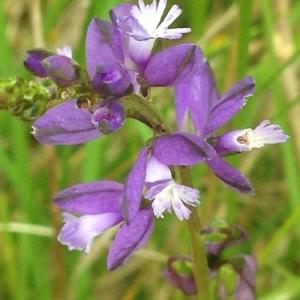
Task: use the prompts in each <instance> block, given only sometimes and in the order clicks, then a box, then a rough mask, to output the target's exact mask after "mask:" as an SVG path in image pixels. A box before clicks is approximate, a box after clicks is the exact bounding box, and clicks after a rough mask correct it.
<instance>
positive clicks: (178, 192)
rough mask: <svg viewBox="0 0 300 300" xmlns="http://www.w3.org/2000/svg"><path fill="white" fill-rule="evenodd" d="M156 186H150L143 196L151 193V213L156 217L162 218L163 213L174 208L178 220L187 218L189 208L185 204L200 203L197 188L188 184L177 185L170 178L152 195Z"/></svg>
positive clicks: (195, 204)
mask: <svg viewBox="0 0 300 300" xmlns="http://www.w3.org/2000/svg"><path fill="white" fill-rule="evenodd" d="M156 188H157V187H156V186H154V187H151V188H150V190H149V191H148V193H146V194H145V197H147V194H148V195H151V194H152V199H153V203H152V208H153V213H154V215H155V216H156V217H157V218H163V217H164V216H163V213H164V211H165V210H167V211H168V212H169V213H171V212H172V209H173V210H174V212H175V214H176V216H177V217H178V219H179V220H181V221H182V220H184V219H189V217H190V215H191V211H190V209H188V208H187V207H186V205H185V204H187V205H190V206H194V207H195V206H197V205H199V204H200V202H199V200H198V199H199V198H200V193H199V191H198V190H196V189H193V188H191V187H188V186H184V185H179V184H177V183H175V181H174V180H170V181H169V182H167V183H165V187H164V188H163V189H159V192H158V193H157V194H156V195H155V196H154V197H153V191H154V190H155V189H156Z"/></svg>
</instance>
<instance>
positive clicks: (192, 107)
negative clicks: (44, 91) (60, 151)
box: [25, 0, 288, 270]
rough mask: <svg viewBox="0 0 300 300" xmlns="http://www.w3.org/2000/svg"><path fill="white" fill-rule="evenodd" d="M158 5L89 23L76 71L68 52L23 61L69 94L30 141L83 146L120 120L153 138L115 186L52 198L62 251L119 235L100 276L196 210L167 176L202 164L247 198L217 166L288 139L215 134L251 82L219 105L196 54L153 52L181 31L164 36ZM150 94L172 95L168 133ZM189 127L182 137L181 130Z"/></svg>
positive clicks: (175, 11)
mask: <svg viewBox="0 0 300 300" xmlns="http://www.w3.org/2000/svg"><path fill="white" fill-rule="evenodd" d="M166 4H167V0H160V1H159V3H158V4H157V2H156V1H155V0H154V1H153V3H152V4H148V5H145V4H144V2H143V1H142V0H139V2H138V5H133V4H121V5H119V6H117V7H115V8H114V9H113V10H112V11H111V13H110V17H111V22H108V21H104V20H101V19H98V18H95V19H93V20H92V22H91V23H90V25H89V27H88V31H87V37H86V65H87V70H86V71H85V70H84V69H83V68H81V67H80V66H79V64H78V63H77V62H76V61H75V60H74V59H73V57H72V51H71V48H70V47H69V46H65V47H64V48H62V49H57V53H54V52H52V51H50V50H48V49H44V48H37V49H33V50H31V51H28V55H27V57H26V59H25V67H26V68H27V69H28V70H29V71H31V72H32V73H33V74H34V75H36V76H38V77H41V78H45V77H46V78H51V79H52V80H53V81H54V82H56V84H57V85H58V86H60V87H61V88H62V89H65V91H68V92H69V94H70V96H69V97H67V99H65V101H64V102H63V103H61V104H59V105H57V106H55V107H53V108H51V109H49V110H48V111H47V112H46V113H45V114H44V115H42V116H41V117H40V118H39V119H38V120H37V121H36V122H35V123H34V125H33V135H34V137H35V138H36V139H37V140H38V141H40V142H42V143H44V144H51V145H73V144H81V143H85V142H88V141H91V140H93V139H96V138H99V137H102V136H104V135H107V134H111V133H113V132H115V131H116V130H119V129H121V128H122V126H123V124H124V122H125V120H126V118H127V117H133V118H135V119H137V120H139V121H141V122H143V123H145V124H146V125H148V126H149V127H150V128H152V129H153V133H154V136H153V138H152V139H151V140H150V141H148V142H147V147H144V148H142V150H141V152H140V154H139V156H138V159H137V161H136V163H135V165H134V166H133V168H132V170H131V171H130V173H129V174H128V177H127V179H126V181H125V183H124V184H121V183H118V182H113V181H96V182H92V183H85V184H78V185H75V186H72V187H70V188H67V189H65V190H63V191H62V192H60V193H59V194H58V195H57V196H56V198H55V199H54V202H55V204H56V205H57V206H59V207H60V208H62V209H63V210H64V211H65V212H63V216H64V222H65V224H64V226H63V228H62V231H61V233H60V235H59V240H60V242H61V243H63V244H65V245H67V246H68V247H69V249H70V250H72V249H78V250H85V253H88V252H89V251H90V249H91V247H92V242H93V239H94V237H96V236H97V235H99V234H101V233H102V232H104V231H105V230H107V229H109V228H111V227H113V226H115V225H119V226H120V230H119V231H118V233H117V235H116V237H115V240H114V242H113V244H112V246H111V248H110V250H109V254H108V268H109V269H110V270H113V269H116V268H118V267H119V266H121V265H123V264H124V263H126V262H127V261H128V259H129V258H130V256H132V254H133V253H134V252H136V251H137V250H138V249H140V248H141V247H143V246H144V245H145V244H146V242H147V241H148V239H149V238H150V236H151V233H152V230H153V227H154V217H158V218H163V214H164V212H165V211H168V212H172V211H174V212H175V214H176V216H177V217H178V218H179V219H180V220H185V219H189V217H190V215H191V210H190V208H189V207H190V206H194V207H195V206H197V205H199V204H200V202H199V198H200V193H199V191H198V190H196V189H194V188H192V187H189V186H186V185H184V184H182V182H181V180H180V179H179V178H178V177H177V176H176V172H175V171H174V170H176V168H180V167H181V166H184V167H185V166H193V165H196V164H199V163H202V162H204V163H205V164H206V165H207V166H208V167H209V168H210V169H212V171H213V172H214V173H215V174H216V176H217V177H219V178H220V179H221V180H222V181H224V182H225V183H226V184H227V185H228V186H229V187H230V188H232V189H234V190H235V191H237V192H239V193H244V194H253V193H254V190H253V188H252V187H251V185H250V183H249V181H248V180H247V179H246V178H245V177H244V176H243V175H242V174H241V173H240V172H239V171H238V170H236V169H235V168H233V167H232V166H231V165H229V164H228V163H227V162H226V161H225V160H224V159H223V157H225V156H227V155H232V154H236V153H240V152H244V151H250V150H251V149H253V148H259V147H262V146H263V145H265V144H275V143H282V142H285V141H286V140H287V139H288V137H287V136H286V135H285V134H284V132H283V131H282V129H281V128H280V127H279V126H278V125H270V124H269V121H266V120H265V121H263V122H262V123H261V124H260V125H259V126H258V127H257V128H255V129H254V130H252V129H243V130H237V131H231V132H227V133H225V134H222V135H220V136H217V135H216V134H215V132H216V131H217V130H218V129H219V128H221V127H222V126H223V125H225V124H226V123H227V122H228V121H229V120H230V119H231V118H232V117H233V116H234V115H235V114H236V113H237V112H238V111H239V110H240V109H241V108H242V107H243V106H244V105H245V104H246V101H247V99H248V98H249V97H250V96H252V95H253V93H254V88H255V82H254V80H253V78H252V77H246V78H244V79H243V80H241V81H239V82H238V83H236V84H235V85H234V86H233V87H232V88H231V89H230V90H229V91H228V92H227V93H225V94H224V95H223V96H220V94H219V92H218V90H217V87H216V82H215V79H214V76H213V73H212V70H211V69H210V66H209V64H208V62H207V61H206V59H205V58H204V56H203V53H202V50H201V49H200V47H199V46H197V45H194V44H180V45H178V46H174V47H170V48H167V49H163V50H161V51H159V52H154V50H153V49H154V46H155V43H156V41H157V40H158V39H179V38H181V37H182V35H183V34H184V33H188V32H190V29H189V28H176V29H169V26H170V25H171V24H172V23H173V21H174V20H176V19H177V18H178V16H179V15H180V14H181V9H180V8H179V7H178V6H177V5H173V6H172V7H171V9H170V11H169V12H168V13H167V15H166V17H165V18H164V19H162V16H163V13H164V10H165V8H166ZM151 87H172V88H174V90H175V98H176V113H177V120H178V130H177V131H175V132H172V131H171V130H170V129H169V128H168V127H167V125H166V123H165V121H164V120H163V118H162V117H161V116H160V115H159V114H158V113H157V110H155V109H153V106H152V105H153V104H152V103H150V102H149V101H148V97H149V89H150V88H151ZM191 123H192V124H193V129H192V130H191V129H190V128H188V126H187V125H188V124H191ZM177 166H179V167H177ZM75 214H76V215H75ZM78 214H79V215H80V216H77V215H78Z"/></svg>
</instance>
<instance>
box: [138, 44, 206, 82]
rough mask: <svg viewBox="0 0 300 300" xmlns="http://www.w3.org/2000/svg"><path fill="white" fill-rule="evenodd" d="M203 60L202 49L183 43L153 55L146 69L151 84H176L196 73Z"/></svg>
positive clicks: (146, 76) (147, 80)
mask: <svg viewBox="0 0 300 300" xmlns="http://www.w3.org/2000/svg"><path fill="white" fill-rule="evenodd" d="M201 60H203V56H202V51H201V50H200V48H199V47H197V46H195V45H192V44H182V45H179V46H175V47H171V48H168V49H166V50H163V51H161V52H159V53H157V54H156V55H154V56H152V57H151V58H150V60H149V62H148V64H147V67H146V69H145V74H144V75H145V79H146V82H147V84H148V85H150V86H176V85H179V84H181V83H183V82H184V81H186V80H188V79H189V78H190V77H191V76H193V75H194V73H195V72H196V69H197V65H198V64H199V63H200V61H201Z"/></svg>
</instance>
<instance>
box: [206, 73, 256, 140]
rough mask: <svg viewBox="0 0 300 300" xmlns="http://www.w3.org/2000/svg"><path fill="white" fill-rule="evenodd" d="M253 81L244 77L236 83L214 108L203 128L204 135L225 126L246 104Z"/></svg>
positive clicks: (252, 90) (251, 90)
mask: <svg viewBox="0 0 300 300" xmlns="http://www.w3.org/2000/svg"><path fill="white" fill-rule="evenodd" d="M254 89H255V81H254V79H253V78H252V77H246V78H244V79H242V80H240V81H239V82H238V83H236V84H235V85H234V86H233V87H232V88H231V89H230V90H229V91H228V92H227V93H226V94H225V95H224V96H222V97H221V99H220V100H219V101H218V104H217V105H216V106H214V107H213V108H212V110H211V112H210V114H209V118H208V120H207V122H206V126H205V128H204V132H203V133H204V135H207V134H209V133H212V132H213V131H215V130H217V129H219V128H220V127H222V126H223V125H225V124H226V123H227V122H228V121H229V120H230V119H231V118H232V117H233V116H234V115H235V114H236V113H237V112H239V111H240V110H241V109H242V107H243V106H244V105H245V104H246V101H247V98H248V97H249V96H252V95H253V93H254Z"/></svg>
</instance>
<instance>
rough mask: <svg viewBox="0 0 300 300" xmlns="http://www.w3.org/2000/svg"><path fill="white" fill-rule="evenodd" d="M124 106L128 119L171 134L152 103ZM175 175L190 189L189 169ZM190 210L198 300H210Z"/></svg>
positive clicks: (135, 100) (202, 252)
mask: <svg viewBox="0 0 300 300" xmlns="http://www.w3.org/2000/svg"><path fill="white" fill-rule="evenodd" d="M124 105H125V106H126V108H127V115H128V114H129V115H130V117H132V118H135V119H137V120H139V121H141V122H143V123H144V124H145V125H147V126H149V127H150V128H152V129H153V130H155V128H156V127H157V128H159V127H160V128H164V132H165V134H170V133H171V130H170V128H169V127H168V125H167V124H166V123H165V122H164V119H163V117H162V116H161V114H160V112H159V111H158V110H157V108H156V107H155V106H154V105H153V103H151V102H148V101H145V100H144V99H141V98H140V97H138V96H132V97H131V98H129V99H126V100H125V101H124ZM130 111H131V112H130ZM175 173H176V175H178V177H179V181H180V183H181V184H183V185H186V186H190V187H192V186H193V183H192V177H191V170H190V168H188V167H175ZM190 209H191V211H192V213H191V216H190V218H189V220H188V221H187V222H188V227H189V231H190V236H191V246H192V263H193V271H194V278H195V282H196V286H197V291H198V298H199V299H200V300H210V299H211V293H210V282H209V271H208V265H207V259H206V251H205V244H204V239H203V236H202V234H201V232H202V226H201V223H200V218H199V215H198V211H197V209H196V208H195V207H190Z"/></svg>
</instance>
